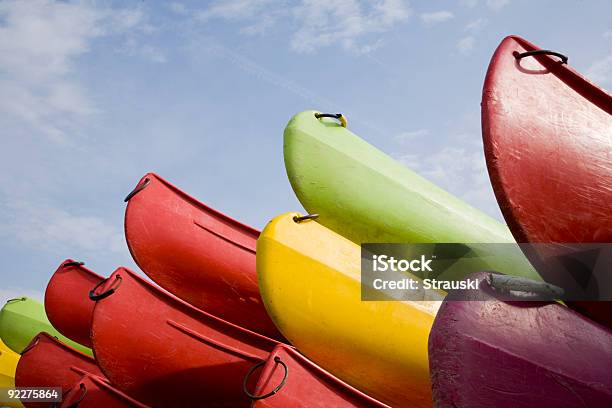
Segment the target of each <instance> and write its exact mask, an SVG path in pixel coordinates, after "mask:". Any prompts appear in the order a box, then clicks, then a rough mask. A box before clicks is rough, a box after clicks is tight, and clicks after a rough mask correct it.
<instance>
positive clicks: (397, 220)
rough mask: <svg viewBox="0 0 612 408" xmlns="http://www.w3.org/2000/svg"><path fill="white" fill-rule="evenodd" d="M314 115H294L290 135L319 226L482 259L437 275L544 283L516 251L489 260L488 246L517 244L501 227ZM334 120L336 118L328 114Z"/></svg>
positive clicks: (288, 162)
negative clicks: (454, 248)
mask: <svg viewBox="0 0 612 408" xmlns="http://www.w3.org/2000/svg"><path fill="white" fill-rule="evenodd" d="M322 116H326V115H321V114H319V113H318V112H315V111H306V112H302V113H299V114H297V115H295V116H294V117H293V118H292V119H291V120H290V121H289V123H288V124H287V127H286V128H285V134H284V157H285V167H286V170H287V175H288V177H289V181H290V182H291V186H292V187H293V190H294V191H295V194H296V195H297V198H298V199H299V200H300V202H301V203H302V205H303V206H304V208H305V209H306V210H307V211H308V212H309V213H311V214H312V213H316V214H319V218H318V219H317V221H318V222H319V223H321V224H322V225H324V226H326V227H327V228H330V229H331V230H333V231H335V232H337V233H339V234H341V235H343V236H344V237H346V238H347V239H349V240H351V241H353V242H355V243H357V244H362V243H465V244H468V245H466V247H467V248H468V250H469V251H472V252H473V253H475V255H472V257H471V258H469V259H467V258H464V259H463V260H462V265H461V266H460V265H459V263H458V264H457V265H455V267H453V268H449V269H448V270H446V271H444V272H443V273H442V274H441V275H439V276H438V278H439V279H445V280H461V279H463V278H464V277H465V275H466V274H468V273H471V272H474V271H477V270H496V271H499V272H502V273H508V274H512V275H518V276H523V277H527V278H531V279H536V280H541V279H540V278H539V275H538V274H537V273H536V272H535V271H534V269H533V267H532V266H531V264H530V263H529V262H528V261H527V259H526V258H525V257H524V255H523V254H522V252H521V250H520V249H519V248H518V246H517V245H505V246H502V247H504V248H505V249H504V251H503V254H504V256H487V255H486V254H485V252H490V248H491V246H490V245H479V244H482V243H484V244H489V243H506V244H513V243H514V244H515V241H514V238H513V237H512V234H511V233H510V231H509V229H508V228H507V227H506V226H505V225H504V224H502V223H500V222H498V221H496V220H495V219H493V218H491V217H489V216H488V215H486V214H484V213H483V212H481V211H480V210H477V209H476V208H474V207H472V206H470V205H469V204H467V203H465V202H464V201H462V200H460V199H459V198H457V197H455V196H454V195H452V194H450V193H448V192H447V191H444V190H443V189H441V188H440V187H438V186H436V185H435V184H433V183H431V182H430V181H428V180H426V179H425V178H423V177H421V176H419V175H418V174H416V173H415V172H413V171H411V170H409V169H408V168H406V167H404V166H403V165H402V164H400V163H398V162H397V161H395V160H394V159H392V158H391V157H389V156H387V155H386V154H385V153H383V152H382V151H380V150H378V149H377V148H375V147H374V146H372V145H370V144H369V143H367V142H365V141H364V140H362V139H361V138H359V137H358V136H356V135H355V134H353V133H352V132H351V131H349V130H348V129H347V128H346V127H345V125H346V121H345V118H344V117H337V119H338V120H339V121H340V123H338V121H336V120H334V119H333V118H329V117H322ZM327 116H334V115H327Z"/></svg>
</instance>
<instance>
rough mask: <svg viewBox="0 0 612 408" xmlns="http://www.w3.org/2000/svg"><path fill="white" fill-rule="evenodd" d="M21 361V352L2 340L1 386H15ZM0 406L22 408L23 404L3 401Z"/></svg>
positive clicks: (0, 356) (0, 358)
mask: <svg viewBox="0 0 612 408" xmlns="http://www.w3.org/2000/svg"><path fill="white" fill-rule="evenodd" d="M18 362H19V354H17V353H15V352H14V351H13V350H11V349H10V348H8V347H7V345H6V344H4V343H3V342H2V340H0V388H15V370H16V368H17V363H18ZM0 406H7V407H11V408H21V407H23V405H22V404H21V402H20V401H11V402H8V401H2V399H0Z"/></svg>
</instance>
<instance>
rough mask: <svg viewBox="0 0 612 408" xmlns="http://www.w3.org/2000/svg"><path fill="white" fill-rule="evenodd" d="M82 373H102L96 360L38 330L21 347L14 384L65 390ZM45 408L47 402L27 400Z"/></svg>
mask: <svg viewBox="0 0 612 408" xmlns="http://www.w3.org/2000/svg"><path fill="white" fill-rule="evenodd" d="M84 374H94V375H99V376H102V375H103V374H102V372H101V371H100V368H99V367H98V365H97V364H96V361H95V360H94V359H93V358H91V357H90V356H88V355H86V354H83V353H81V352H79V351H77V350H75V349H73V348H72V347H69V346H67V345H66V344H64V343H62V342H61V341H59V340H57V339H56V338H54V337H53V336H51V335H49V334H48V333H44V332H43V333H39V334H38V335H37V336H35V337H34V339H33V340H32V342H31V343H30V344H29V345H28V346H27V347H26V348H25V349H24V351H23V353H22V355H21V359H19V364H18V365H17V372H16V375H15V385H16V386H17V387H60V388H61V389H62V393H65V392H67V391H68V390H69V389H70V388H72V386H73V385H74V384H75V383H76V382H77V381H79V379H80V378H81V377H82V376H83V375H84ZM26 405H27V406H28V407H47V406H49V403H31V402H29V403H27V404H26Z"/></svg>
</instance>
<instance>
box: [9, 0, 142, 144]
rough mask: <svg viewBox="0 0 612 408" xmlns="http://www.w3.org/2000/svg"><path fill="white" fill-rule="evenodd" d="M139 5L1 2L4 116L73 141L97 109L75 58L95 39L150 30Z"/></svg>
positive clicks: (63, 140)
mask: <svg viewBox="0 0 612 408" xmlns="http://www.w3.org/2000/svg"><path fill="white" fill-rule="evenodd" d="M143 20H144V19H143V13H142V11H140V10H139V9H122V10H111V9H102V8H98V7H95V6H94V5H93V4H92V3H88V2H76V3H69V2H53V1H50V0H32V1H4V2H0V71H1V72H2V73H3V78H2V80H1V81H0V94H1V95H2V101H0V121H2V122H3V123H7V122H12V123H18V124H19V127H21V128H23V129H26V128H27V129H29V130H31V131H33V132H34V133H36V134H40V135H42V136H46V137H47V138H48V139H49V140H52V141H54V142H57V143H68V141H69V137H68V135H67V133H68V132H70V131H73V130H74V127H75V126H79V125H80V124H82V122H83V121H84V120H86V119H87V117H88V116H90V115H91V114H93V113H95V112H96V111H97V110H96V108H95V106H94V103H93V102H92V101H91V100H90V98H89V97H88V96H87V92H86V91H85V90H84V88H83V87H82V86H81V84H80V83H79V81H78V79H77V77H78V75H76V68H75V60H76V59H77V58H78V57H79V56H81V55H83V54H85V53H87V52H88V51H89V50H90V45H91V41H92V40H94V39H95V38H98V37H101V36H105V35H111V34H116V33H125V32H128V31H129V32H133V31H134V30H140V31H150V30H151V27H150V26H148V25H146V24H144V21H143Z"/></svg>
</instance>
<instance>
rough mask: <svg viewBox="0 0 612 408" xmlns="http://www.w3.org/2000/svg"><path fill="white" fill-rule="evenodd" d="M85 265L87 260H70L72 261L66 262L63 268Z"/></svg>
mask: <svg viewBox="0 0 612 408" xmlns="http://www.w3.org/2000/svg"><path fill="white" fill-rule="evenodd" d="M83 265H85V262H79V261H70V262H66V263H65V264H63V265H62V268H68V267H70V266H83Z"/></svg>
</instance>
